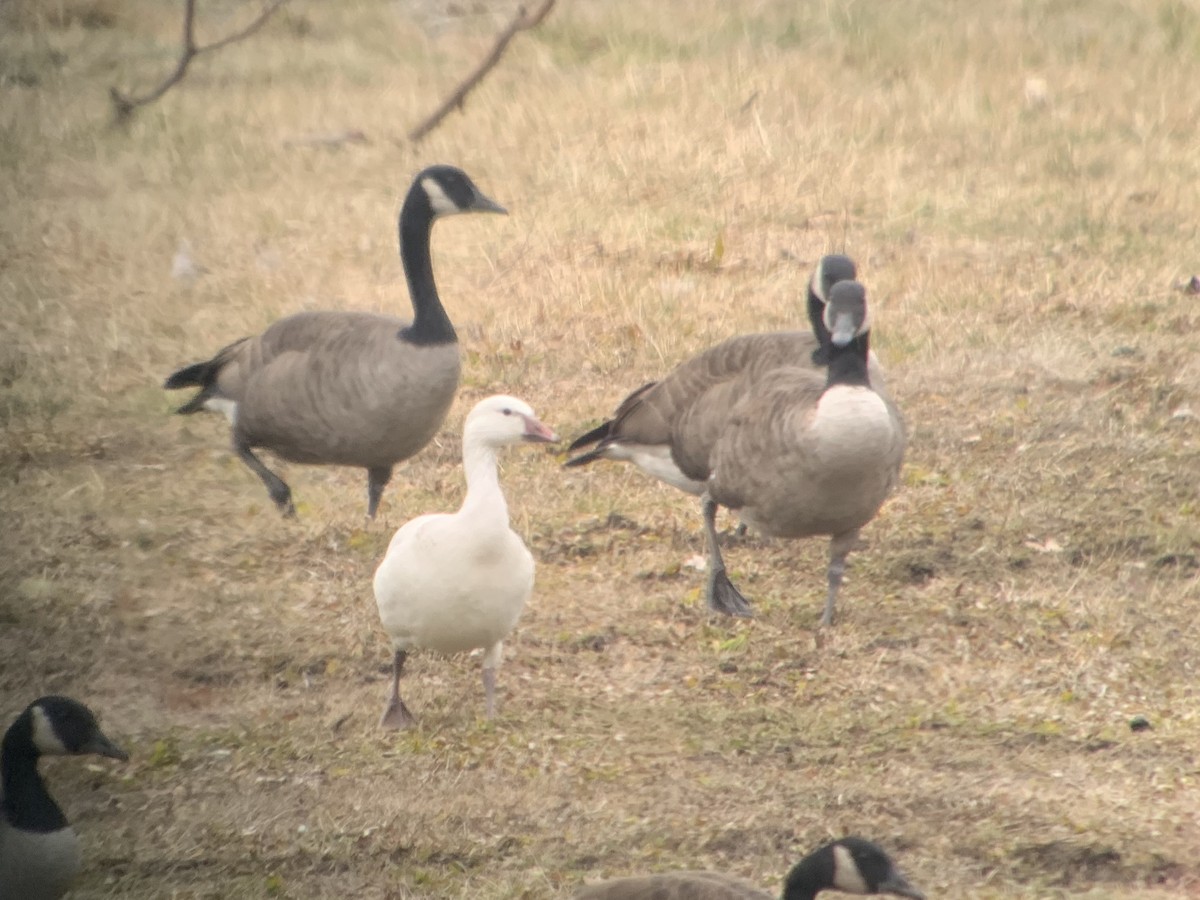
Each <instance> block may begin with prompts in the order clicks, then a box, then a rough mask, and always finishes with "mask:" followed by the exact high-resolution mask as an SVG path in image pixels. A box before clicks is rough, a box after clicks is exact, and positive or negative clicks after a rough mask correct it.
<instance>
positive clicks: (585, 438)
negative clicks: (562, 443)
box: [567, 419, 613, 453]
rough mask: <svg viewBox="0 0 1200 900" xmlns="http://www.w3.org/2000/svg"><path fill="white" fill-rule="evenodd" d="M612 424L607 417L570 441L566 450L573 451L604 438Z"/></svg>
mask: <svg viewBox="0 0 1200 900" xmlns="http://www.w3.org/2000/svg"><path fill="white" fill-rule="evenodd" d="M612 424H613V420H612V419H609V420H608V421H607V422H601V423H600V424H599V425H597V426H596V427H595V428H593V429H592V430H591V431H589V432H588V433H587V434H581V435H580V436H579V437H577V438H575V440H573V441H571V446H570V447H568V448H567V452H568V453H574V452H575V451H576V450H579V449H581V448H583V447H586V446H587V445H588V444H595V443H598V442H600V441H602V440H604V439H605V438H606V437H608V434H609V432H610V431H611V430H612Z"/></svg>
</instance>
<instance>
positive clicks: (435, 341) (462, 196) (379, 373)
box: [164, 166, 505, 518]
mask: <svg viewBox="0 0 1200 900" xmlns="http://www.w3.org/2000/svg"><path fill="white" fill-rule="evenodd" d="M465 212H495V213H504V212H505V210H504V208H503V207H501V206H499V205H497V204H496V203H494V202H493V201H492V200H489V199H488V198H487V197H485V196H484V195H483V194H482V193H481V192H480V190H479V188H477V187H476V186H475V184H474V182H472V181H471V179H470V178H469V177H467V175H466V173H465V172H463V171H461V170H459V169H456V168H454V167H452V166H431V167H430V168H428V169H425V170H424V171H422V172H421V173H419V174H418V175H417V177H416V178H415V179H414V180H413V183H412V187H411V188H409V191H408V195H407V196H406V197H405V199H404V205H403V206H402V207H401V210H400V223H399V230H400V258H401V259H402V260H403V262H404V274H405V276H406V277H407V279H408V291H409V294H410V296H411V298H412V305H413V321H412V322H411V323H409V322H405V321H403V320H401V319H398V318H394V317H392V316H383V315H374V314H371V313H363V312H306V313H298V314H296V315H292V316H288V317H287V318H284V319H280V320H279V321H278V322H276V323H274V324H273V325H271V326H270V327H269V328H268V329H267V330H266V331H264V332H263V333H262V334H260V335H258V336H256V337H248V338H242V339H241V340H240V341H236V342H235V343H233V344H230V345H229V346H228V347H225V348H224V349H222V350H221V351H220V352H218V353H217V355H216V356H214V357H213V358H212V359H210V360H208V361H207V362H201V363H196V364H194V365H191V366H187V367H186V368H183V369H180V370H179V371H178V372H175V373H174V374H172V375H171V376H170V377H169V378H167V380H166V383H165V384H164V387H165V388H166V389H168V390H175V389H177V388H185V387H198V388H200V391H199V393H197V394H196V395H195V396H194V397H192V399H191V400H189V401H188V402H187V403H185V404H184V405H183V406H181V407H179V409H178V410H177V412H179V413H182V414H184V415H187V414H190V413H194V412H197V411H199V410H201V409H208V410H215V411H218V412H223V413H224V414H225V415H226V416H227V417H228V419H229V421H230V424H231V426H232V429H233V449H234V452H236V453H237V455H238V456H239V457H241V459H242V460H243V461H244V462H245V463H246V465H247V466H249V467H250V468H251V470H253V471H254V473H255V474H256V475H258V477H259V478H261V479H262V481H263V484H265V485H266V487H267V493H268V494H270V497H271V499H272V500H273V501H274V502H275V505H276V506H278V507H279V509H280V511H281V512H283V514H284V515H288V516H290V515H294V514H295V507H294V506H293V505H292V492H291V489H290V488H288V486H287V484H286V483H284V481H283V479H282V478H280V477H279V476H278V475H276V474H275V473H274V472H272V471H271V470H270V469H268V468H267V467H266V466H265V465H263V463H262V461H261V460H259V458H258V457H257V456H255V455H254V449H255V448H260V447H262V448H266V449H268V450H272V451H274V452H275V454H276V455H278V456H280V457H282V458H283V459H286V460H289V461H291V462H297V463H307V464H311V465H339V466H355V467H358V468H363V469H366V470H367V515H368V516H370V517H371V518H374V517H375V511H376V510H377V509H378V507H379V498H380V496H382V494H383V488H384V485H386V484H387V483H388V481H389V480H390V479H391V477H392V468H393V466H395V464H396V463H398V462H401V461H402V460H405V459H408V458H409V457H410V456H412V455H413V454H415V453H416V452H417V451H418V450H420V449H421V448H422V447H424V446H425V445H426V444H427V443H429V441H430V440H431V439H432V438H433V436H434V435H435V434H436V433H437V430H438V428H439V427H440V426H441V424H442V421H443V420H444V419H445V417H446V413H447V412H448V411H449V409H450V404H451V403H452V402H453V400H454V392H455V391H456V390H457V388H458V379H459V371H460V367H461V363H460V360H459V351H458V336H457V335H456V334H455V332H454V326H453V325H452V324H451V323H450V318H449V317H448V316H447V315H446V310H445V309H444V308H443V306H442V302H441V300H440V299H439V298H438V292H437V285H436V284H434V281H433V264H432V261H431V260H430V256H429V239H430V233H431V231H432V230H433V223H434V221H435V220H437V219H438V218H440V217H441V216H447V215H453V214H455V213H465Z"/></svg>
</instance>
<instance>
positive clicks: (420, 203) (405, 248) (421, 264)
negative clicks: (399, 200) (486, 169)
mask: <svg viewBox="0 0 1200 900" xmlns="http://www.w3.org/2000/svg"><path fill="white" fill-rule="evenodd" d="M416 195H419V198H418V197H417V196H416ZM432 231H433V212H432V211H431V210H430V209H429V203H428V200H427V199H425V193H424V191H420V190H413V191H410V192H409V195H408V198H407V199H405V201H404V208H403V209H401V210H400V259H401V261H403V263H404V276H405V278H407V279H408V294H409V296H410V297H411V298H412V305H413V323H412V325H410V326H408V327H407V328H405V329H404V330H402V331H401V332H400V337H401V338H402V339H404V340H406V341H408V342H410V343H413V344H422V345H429V344H453V343H454V342H455V341H457V340H458V335H457V334H455V332H454V326H453V325H452V324H450V317H449V316H447V315H446V310H445V308H444V307H443V306H442V301H441V299H440V298H439V297H438V292H437V285H436V284H434V281H433V260H432V259H431V258H430V256H429V237H430V233H431V232H432Z"/></svg>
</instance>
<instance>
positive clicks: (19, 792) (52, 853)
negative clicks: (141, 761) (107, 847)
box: [0, 696, 128, 900]
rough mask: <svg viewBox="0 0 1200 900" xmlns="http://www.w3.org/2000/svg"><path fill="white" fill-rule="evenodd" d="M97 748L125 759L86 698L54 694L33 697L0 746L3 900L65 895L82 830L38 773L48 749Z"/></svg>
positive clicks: (70, 752)
mask: <svg viewBox="0 0 1200 900" xmlns="http://www.w3.org/2000/svg"><path fill="white" fill-rule="evenodd" d="M88 753H95V754H99V755H101V756H109V757H112V758H114V759H120V760H125V759H128V756H127V755H126V754H125V753H124V751H122V750H120V749H119V748H118V747H117V746H116V745H114V744H113V743H112V742H111V741H110V740H109V739H108V738H107V737H105V735H104V733H103V732H101V731H100V728H99V726H98V725H97V724H96V719H95V716H93V715H92V712H91V710H89V709H88V708H87V707H86V706H84V705H83V704H82V703H79V702H78V701H76V700H72V699H70V698H68V697H58V696H47V697H42V698H40V699H38V700H36V701H34V702H33V703H31V704H30V705H29V706H28V707H26V709H25V710H24V712H22V713H21V715H20V716H18V717H17V719H16V721H14V722H13V724H12V725H11V726H10V727H9V729H8V731H7V732H6V733H5V735H4V741H3V748H2V750H0V772H2V780H0V786H2V787H0V900H58V898H59V897H61V896H63V894H64V893H66V891H67V889H68V888H69V887H70V884H71V881H72V880H73V879H74V877H75V875H76V874H77V873H78V871H79V868H80V865H81V862H82V853H81V850H80V844H79V836H78V835H77V834H76V833H75V829H73V828H72V827H71V825H70V823H69V822H67V818H66V816H65V815H64V814H63V812H62V810H61V809H60V808H59V806H58V804H57V803H55V802H54V798H53V797H51V796H50V794H49V792H48V791H47V790H46V785H45V783H44V782H43V781H42V777H41V775H40V774H39V772H38V769H37V764H38V760H39V759H40V758H41V757H42V756H45V755H82V754H88Z"/></svg>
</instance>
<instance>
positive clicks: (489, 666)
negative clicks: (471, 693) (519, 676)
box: [483, 641, 504, 719]
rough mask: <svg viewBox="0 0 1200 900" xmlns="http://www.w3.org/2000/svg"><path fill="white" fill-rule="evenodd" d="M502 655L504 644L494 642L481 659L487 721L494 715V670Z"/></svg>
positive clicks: (484, 707)
mask: <svg viewBox="0 0 1200 900" xmlns="http://www.w3.org/2000/svg"><path fill="white" fill-rule="evenodd" d="M503 653H504V642H503V641H496V643H494V644H493V645H492V646H491V649H489V650H488V652H487V654H486V655H485V656H484V657H483V710H484V714H485V715H486V716H487V718H489V719H490V718H492V717H493V716H495V715H496V670H497V669H499V668H500V657H501V655H502V654H503Z"/></svg>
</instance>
